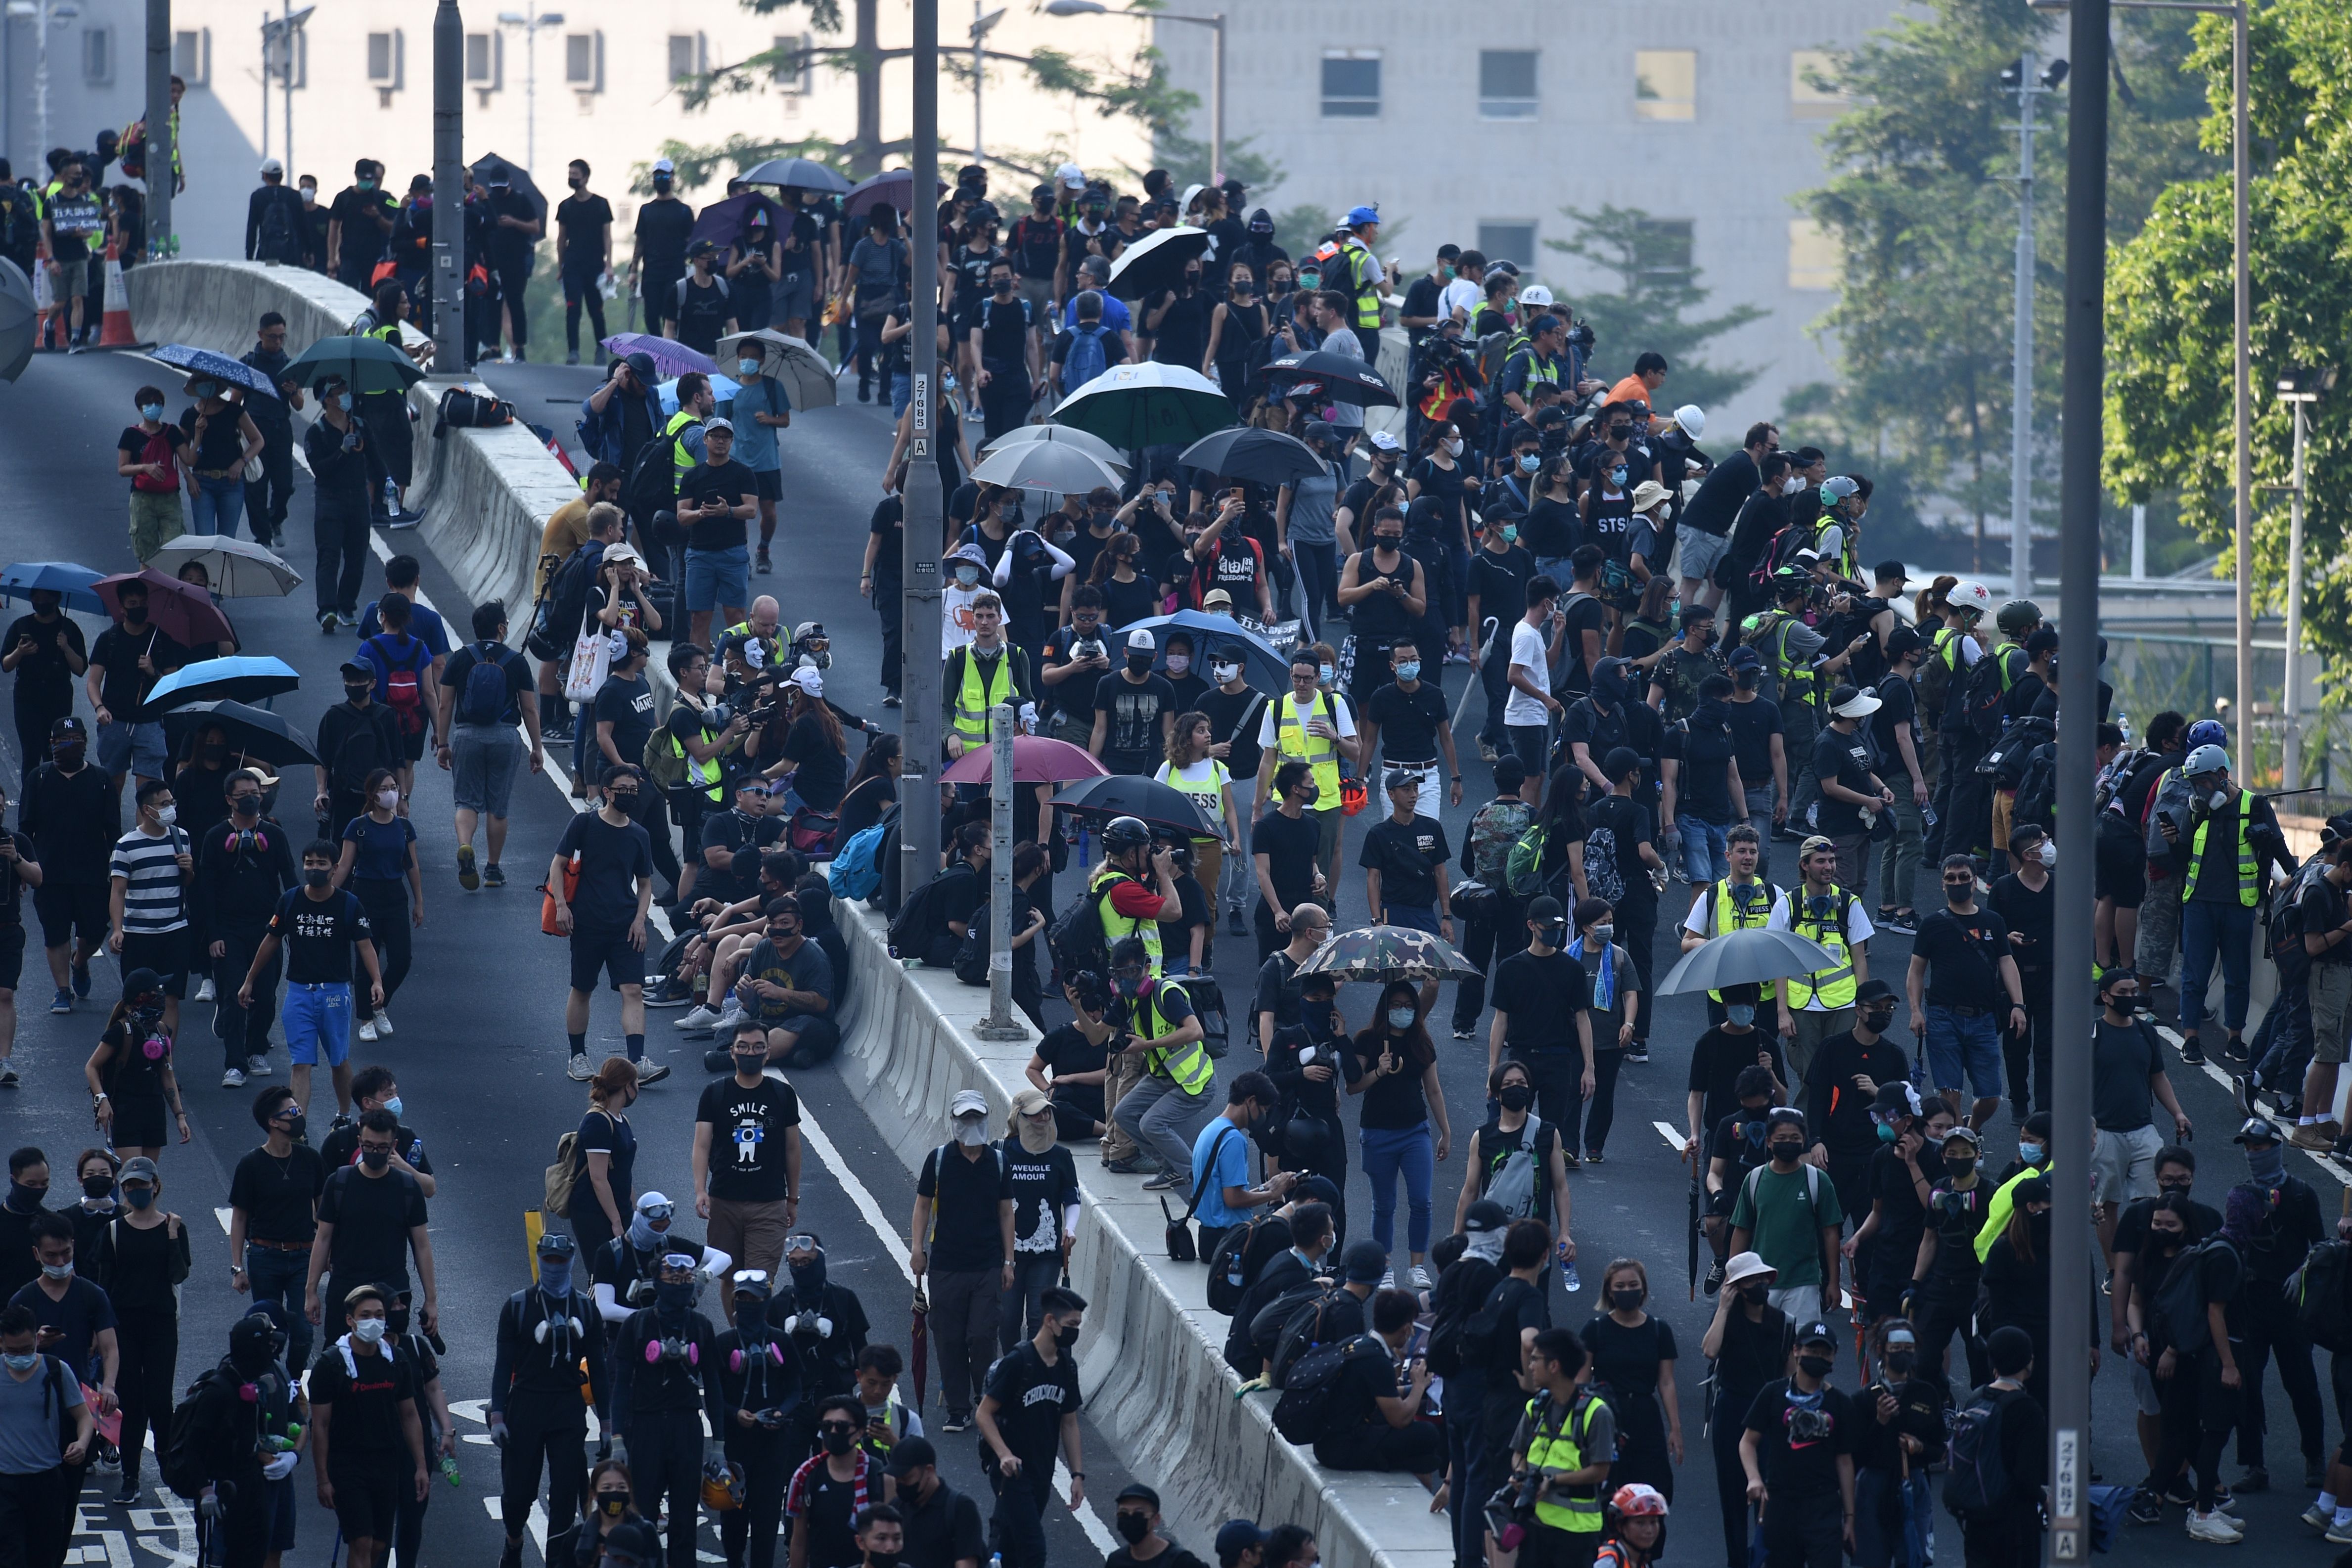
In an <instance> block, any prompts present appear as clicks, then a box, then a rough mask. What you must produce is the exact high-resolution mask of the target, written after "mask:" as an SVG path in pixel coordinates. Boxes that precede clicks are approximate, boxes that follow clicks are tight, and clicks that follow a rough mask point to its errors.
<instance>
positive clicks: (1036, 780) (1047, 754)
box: [940, 735, 1110, 784]
mask: <svg viewBox="0 0 2352 1568" xmlns="http://www.w3.org/2000/svg"><path fill="white" fill-rule="evenodd" d="M989 757H990V748H989V747H986V746H984V745H983V746H974V747H967V748H966V749H965V751H964V754H963V755H962V756H961V757H960V758H956V760H955V765H954V766H953V767H951V768H949V769H948V770H947V771H946V772H944V773H942V774H940V782H942V783H947V784H985V783H987V782H988V779H989V766H990V764H989ZM1109 776H1110V769H1109V768H1105V767H1104V766H1103V765H1102V764H1101V763H1100V762H1097V760H1096V759H1095V754H1094V753H1093V752H1091V751H1088V750H1087V748H1086V747H1083V746H1072V745H1071V744H1070V743H1069V742H1068V741H1066V740H1055V739H1053V738H1052V737H1048V736H1043V735H1016V736H1014V737H1013V782H1014V783H1015V784H1066V783H1068V782H1069V781H1070V780H1071V779H1107V778H1108V777H1109Z"/></svg>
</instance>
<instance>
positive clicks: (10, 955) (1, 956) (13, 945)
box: [0, 920, 25, 991]
mask: <svg viewBox="0 0 2352 1568" xmlns="http://www.w3.org/2000/svg"><path fill="white" fill-rule="evenodd" d="M24 972H25V925H24V922H22V921H20V920H11V921H8V922H6V923H5V925H0V991H13V990H15V989H16V981H17V979H18V978H19V977H21V976H22V975H23V974H24Z"/></svg>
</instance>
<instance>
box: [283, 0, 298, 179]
mask: <svg viewBox="0 0 2352 1568" xmlns="http://www.w3.org/2000/svg"><path fill="white" fill-rule="evenodd" d="M281 4H282V5H283V6H284V13H283V18H284V19H283V23H282V25H283V26H284V27H285V29H286V38H285V45H286V58H285V67H286V68H285V72H284V74H283V75H281V76H279V77H278V81H279V82H280V83H281V84H282V87H281V91H282V92H283V94H284V96H285V99H286V113H285V114H284V116H283V117H282V118H283V119H284V120H285V121H286V178H287V181H288V183H295V184H299V183H300V181H299V176H298V175H297V174H296V173H295V172H294V50H295V48H296V47H297V46H298V45H299V43H300V40H299V39H298V38H297V37H295V36H294V0H281Z"/></svg>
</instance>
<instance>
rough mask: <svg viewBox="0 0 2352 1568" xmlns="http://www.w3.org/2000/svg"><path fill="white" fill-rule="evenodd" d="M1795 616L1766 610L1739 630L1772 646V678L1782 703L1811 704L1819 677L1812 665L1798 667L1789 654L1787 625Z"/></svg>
mask: <svg viewBox="0 0 2352 1568" xmlns="http://www.w3.org/2000/svg"><path fill="white" fill-rule="evenodd" d="M1796 623H1797V618H1796V617H1795V616H1793V615H1790V614H1788V613H1787V612H1783V611H1779V610H1766V611H1761V612H1758V613H1757V614H1754V615H1751V616H1749V617H1748V619H1747V620H1746V621H1744V622H1741V623H1740V630H1741V631H1743V632H1747V633H1748V636H1749V637H1750V638H1751V639H1753V640H1756V641H1769V643H1770V646H1771V649H1772V678H1773V679H1774V680H1776V681H1778V682H1779V683H1780V700H1781V701H1782V702H1783V703H1788V702H1801V703H1803V704H1804V705H1805V706H1808V707H1810V706H1812V705H1813V703H1814V702H1815V701H1816V700H1817V698H1818V695H1819V677H1818V676H1816V675H1815V674H1814V673H1813V667H1812V666H1811V664H1806V665H1802V666H1800V665H1799V664H1797V663H1796V661H1794V660H1793V659H1791V658H1790V656H1789V628H1790V627H1791V626H1793V625H1795V624H1796Z"/></svg>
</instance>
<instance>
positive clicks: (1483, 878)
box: [1470, 803, 1542, 889]
mask: <svg viewBox="0 0 2352 1568" xmlns="http://www.w3.org/2000/svg"><path fill="white" fill-rule="evenodd" d="M1527 815H1528V810H1527V808H1526V807H1525V806H1521V805H1517V804H1512V805H1503V804H1500V803H1489V804H1487V805H1485V806H1481V807H1479V808H1478V814H1477V815H1476V816H1475V817H1473V818H1471V819H1470V878H1471V880H1472V881H1474V882H1483V883H1486V885H1487V886H1488V887H1500V888H1506V889H1508V888H1510V887H1511V883H1510V880H1509V879H1510V871H1511V865H1510V862H1511V852H1512V851H1513V850H1514V849H1516V848H1517V845H1518V841H1519V840H1520V839H1522V838H1524V837H1526V835H1527V827H1532V826H1534V823H1533V822H1532V821H1528V824H1527V827H1522V828H1520V829H1519V830H1518V831H1516V832H1515V831H1511V825H1512V824H1513V823H1514V822H1517V821H1520V820H1521V819H1522V818H1524V817H1526V816H1527ZM1536 848H1537V858H1538V860H1540V859H1541V858H1542V845H1541V844H1538V845H1537V847H1536Z"/></svg>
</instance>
